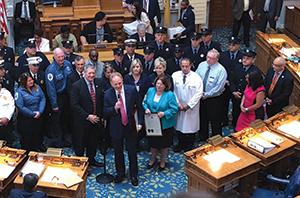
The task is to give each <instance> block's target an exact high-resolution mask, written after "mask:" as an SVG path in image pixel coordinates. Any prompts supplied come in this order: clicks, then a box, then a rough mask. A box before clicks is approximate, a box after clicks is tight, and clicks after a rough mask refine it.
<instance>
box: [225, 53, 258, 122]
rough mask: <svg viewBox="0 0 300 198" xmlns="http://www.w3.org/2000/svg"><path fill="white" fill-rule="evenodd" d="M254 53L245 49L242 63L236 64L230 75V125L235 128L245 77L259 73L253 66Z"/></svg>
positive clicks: (239, 111) (245, 83) (244, 86)
mask: <svg viewBox="0 0 300 198" xmlns="http://www.w3.org/2000/svg"><path fill="white" fill-rule="evenodd" d="M255 56H256V53H255V52H253V51H250V50H248V49H246V50H245V51H244V56H243V60H242V63H237V64H236V65H235V67H234V69H233V72H232V73H231V75H230V79H229V85H230V91H231V93H232V95H233V97H232V103H233V105H232V118H233V119H232V125H233V126H236V122H237V119H238V117H239V115H240V113H241V108H240V104H241V99H242V97H243V93H244V91H245V89H246V85H247V81H246V75H247V74H249V73H250V72H252V71H255V70H256V71H258V72H259V73H261V71H260V70H259V69H258V68H257V67H256V66H255V65H254V61H255Z"/></svg>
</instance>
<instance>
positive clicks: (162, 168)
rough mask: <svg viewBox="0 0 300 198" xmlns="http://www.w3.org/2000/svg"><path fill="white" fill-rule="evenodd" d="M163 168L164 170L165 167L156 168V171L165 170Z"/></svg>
mask: <svg viewBox="0 0 300 198" xmlns="http://www.w3.org/2000/svg"><path fill="white" fill-rule="evenodd" d="M165 168H166V166H165V167H161V166H159V167H158V170H159V171H163V170H165Z"/></svg>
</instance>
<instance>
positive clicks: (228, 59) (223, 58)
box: [219, 37, 243, 126]
mask: <svg viewBox="0 0 300 198" xmlns="http://www.w3.org/2000/svg"><path fill="white" fill-rule="evenodd" d="M240 42H241V39H239V38H237V37H231V38H230V39H229V50H227V51H225V52H222V53H221V54H220V59H219V63H221V65H223V66H224V67H225V69H226V72H227V80H226V84H225V91H224V93H223V100H222V101H223V102H224V104H223V107H224V108H223V119H222V125H223V126H227V125H228V108H229V100H230V98H231V97H232V93H231V91H230V88H229V79H230V76H231V74H232V73H233V69H234V67H235V66H236V65H237V64H241V63H242V59H243V53H242V52H240V51H239V48H240Z"/></svg>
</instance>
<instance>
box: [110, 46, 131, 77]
mask: <svg viewBox="0 0 300 198" xmlns="http://www.w3.org/2000/svg"><path fill="white" fill-rule="evenodd" d="M113 52H114V58H115V59H114V60H113V61H111V62H110V63H109V64H110V65H111V66H112V67H113V68H114V70H115V71H117V72H119V73H120V74H122V76H125V74H127V73H128V72H129V71H128V68H127V67H126V66H125V65H124V62H123V59H124V49H123V48H121V47H117V48H114V49H113Z"/></svg>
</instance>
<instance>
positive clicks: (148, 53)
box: [143, 46, 155, 76]
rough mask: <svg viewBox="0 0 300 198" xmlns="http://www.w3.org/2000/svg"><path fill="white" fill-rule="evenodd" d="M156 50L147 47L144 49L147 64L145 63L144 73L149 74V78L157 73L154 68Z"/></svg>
mask: <svg viewBox="0 0 300 198" xmlns="http://www.w3.org/2000/svg"><path fill="white" fill-rule="evenodd" d="M154 52H155V51H154V48H153V47H151V46H146V47H145V48H144V59H145V62H143V63H144V64H143V67H144V68H143V72H144V73H145V74H147V75H148V76H150V75H151V74H153V73H154V72H155V68H154V58H153V57H154Z"/></svg>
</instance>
